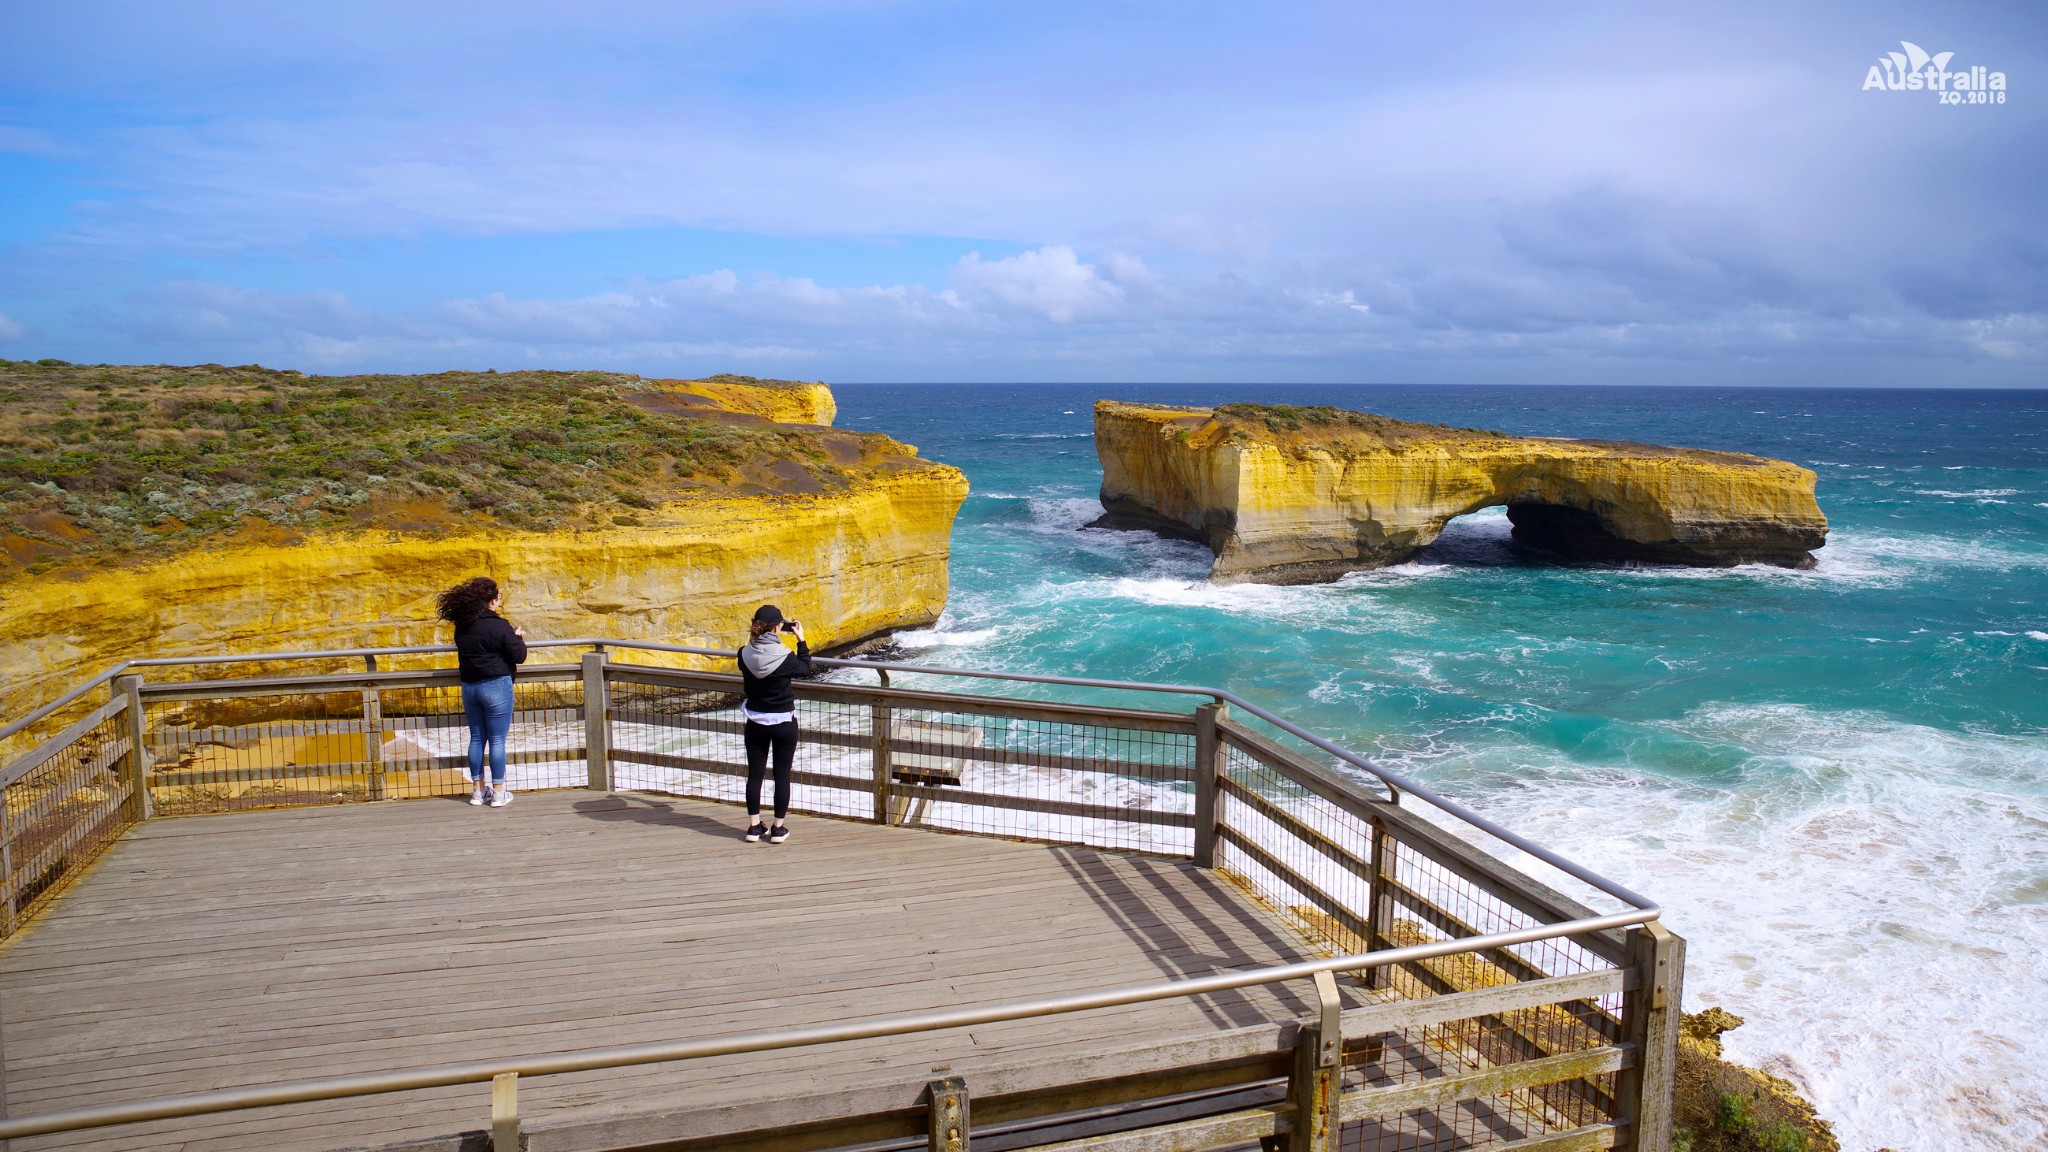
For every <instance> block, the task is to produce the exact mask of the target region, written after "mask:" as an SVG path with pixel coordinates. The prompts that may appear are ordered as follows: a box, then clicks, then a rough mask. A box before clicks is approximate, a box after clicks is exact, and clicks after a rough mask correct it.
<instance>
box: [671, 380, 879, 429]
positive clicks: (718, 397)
mask: <svg viewBox="0 0 2048 1152" xmlns="http://www.w3.org/2000/svg"><path fill="white" fill-rule="evenodd" d="M653 383H654V384H655V385H656V386H658V387H659V388H661V390H662V391H664V392H667V393H669V394H670V395H672V396H674V397H675V398H676V399H677V400H678V401H679V402H680V403H681V404H682V405H684V406H686V407H696V406H701V407H705V408H710V409H712V410H714V411H719V412H725V413H736V414H744V415H748V416H759V417H761V418H762V419H764V420H767V421H770V422H772V423H776V424H830V423H832V419H833V417H835V416H837V415H838V414H839V404H838V401H836V400H834V399H833V398H832V389H831V388H830V387H828V386H827V385H826V384H824V383H823V382H814V383H806V382H803V381H799V380H774V381H768V380H757V379H755V378H754V377H752V376H711V377H707V378H705V379H703V380H656V381H653Z"/></svg>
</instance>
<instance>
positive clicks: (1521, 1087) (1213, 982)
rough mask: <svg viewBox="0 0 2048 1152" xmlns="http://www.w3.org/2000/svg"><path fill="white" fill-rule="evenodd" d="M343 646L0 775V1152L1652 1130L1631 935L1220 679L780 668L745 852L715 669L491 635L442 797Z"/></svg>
mask: <svg viewBox="0 0 2048 1152" xmlns="http://www.w3.org/2000/svg"><path fill="white" fill-rule="evenodd" d="M565 643H567V642H565ZM576 643H581V644H583V645H585V646H593V645H594V642H576ZM606 643H607V644H611V645H612V646H613V647H617V645H616V643H615V642H606ZM649 647H658V646H649ZM357 655H360V654H357ZM381 655H383V657H384V659H385V662H386V663H387V664H388V663H391V662H392V661H393V657H394V654H392V653H388V652H387V653H383V654H381ZM416 655H417V654H416ZM305 659H313V658H311V657H308V658H305ZM375 662H376V661H374V660H372V661H370V663H371V664H372V665H373V667H372V668H371V669H369V670H365V671H359V672H348V673H340V674H336V673H332V672H328V671H319V672H312V673H298V674H286V675H266V676H264V677H261V678H247V679H237V680H204V681H195V680H174V679H164V680H154V679H152V680H144V679H142V678H140V677H138V676H136V675H134V674H133V672H132V670H130V672H129V674H128V675H124V676H122V677H120V678H118V679H114V680H112V683H113V684H114V691H113V692H112V694H111V697H110V699H109V700H108V702H107V703H106V704H104V705H101V706H99V707H97V708H94V709H92V710H91V711H82V709H83V706H82V705H81V706H80V707H78V708H74V711H79V712H82V714H80V715H79V716H78V718H77V720H76V722H75V723H73V724H71V725H70V726H69V727H68V728H66V729H65V730H64V731H62V732H60V733H58V734H57V735H55V736H52V737H51V738H49V739H47V740H44V741H42V742H41V743H39V744H37V745H35V746H34V747H33V748H32V749H31V750H29V751H28V752H26V753H24V754H22V755H19V756H16V757H14V758H13V760H12V761H11V762H10V764H9V765H8V767H7V768H6V769H5V770H4V773H0V784H4V786H5V789H6V799H7V805H6V809H5V811H6V814H7V815H6V821H5V824H4V827H0V847H4V849H5V853H6V855H5V860H4V863H5V866H6V867H5V873H4V884H5V889H4V895H5V901H6V913H7V920H6V924H7V927H8V929H9V931H10V936H9V938H8V939H7V940H6V941H5V942H4V943H0V1077H4V1079H0V1089H4V1095H0V1101H4V1103H5V1106H6V1113H5V1115H6V1116H7V1117H9V1118H10V1119H5V1120H0V1136H6V1135H12V1136H13V1139H12V1141H11V1142H4V1141H0V1148H4V1149H5V1150H6V1152H31V1150H41V1149H58V1148H62V1149H77V1148H91V1149H108V1150H116V1149H118V1150H137V1152H140V1150H145V1149H148V1150H158V1149H162V1150H175V1152H188V1150H189V1152H200V1150H209V1152H211V1150H219V1152H228V1150H243V1149H357V1148H378V1149H396V1148H405V1149H413V1150H422V1152H424V1150H429V1149H431V1150H435V1152H441V1150H447V1152H456V1150H462V1152H481V1150H483V1149H488V1148H492V1147H494V1146H496V1147H509V1146H510V1145H509V1144H508V1143H507V1142H508V1141H517V1142H519V1143H520V1144H521V1145H522V1146H524V1147H527V1148H531V1149H533V1150H535V1152H544V1150H551V1149H552V1150H565V1152H566V1150H584V1152H623V1150H627V1149H640V1150H643V1152H652V1150H654V1149H670V1150H674V1152H682V1150H685V1149H710V1148H747V1149H758V1150H760V1152H767V1150H769V1149H781V1150H789V1152H795V1150H798V1149H855V1148H858V1149H866V1150H873V1152H879V1150H880V1149H884V1148H902V1149H909V1148H933V1149H961V1150H963V1152H964V1150H965V1149H967V1148H969V1147H973V1148H980V1149H984V1150H986V1152H1001V1150H1005V1149H1025V1148H1031V1149H1047V1150H1051V1149H1058V1150H1060V1152H1083V1150H1086V1152H1117V1150H1128V1152H1137V1150H1139V1149H1148V1150H1156V1149H1168V1148H1175V1149H1190V1150H1192V1149H1198V1148H1210V1147H1216V1148H1227V1147H1247V1146H1249V1147H1256V1146H1258V1145H1260V1144H1261V1143H1264V1144H1266V1145H1267V1146H1269V1147H1278V1146H1288V1147H1290V1148H1292V1149H1295V1150H1297V1152H1312V1150H1315V1152H1320V1150H1323V1149H1336V1148H1339V1147H1342V1148H1346V1149H1361V1150H1374V1152H1408V1150H1414V1152H1425V1150H1427V1152H1448V1150H1450V1149H1462V1148H1478V1147H1489V1148H1512V1149H1548V1150H1552V1152H1560V1150H1573V1149H1586V1148H1607V1147H1624V1148H1644V1149H1651V1148H1655V1149H1661V1148H1664V1147H1666V1146H1668V1140H1669V1136H1668V1129H1669V1119H1668V1103H1666V1102H1665V1101H1666V1100H1667V1098H1668V1082H1667V1079H1666V1073H1665V1071H1664V1070H1665V1069H1668V1065H1669V1059H1670V1049H1671V1046H1672V1044H1673V1042H1674V1038H1673V1036H1672V1030H1673V1027H1674V1026H1675V1019H1676V1003H1677V989H1676V968H1677V966H1678V963H1679V958H1680V942H1678V941H1677V940H1676V938H1674V937H1671V936H1670V935H1669V934H1668V933H1665V932H1663V931H1662V930H1661V929H1658V928H1656V927H1655V926H1654V924H1652V923H1647V922H1645V920H1646V917H1645V916H1643V915H1642V914H1641V913H1640V912H1638V913H1636V914H1635V915H1634V917H1633V924H1634V926H1629V922H1630V920H1631V917H1630V915H1629V914H1607V915H1605V916H1604V917H1603V915H1602V914H1598V913H1595V912H1594V911H1592V910H1591V909H1589V908H1587V907H1585V906H1584V905H1582V904H1579V903H1577V902H1575V901H1573V900H1571V899H1568V898H1567V897H1565V896H1564V895H1562V894H1560V893H1559V892H1557V891H1554V890H1553V889H1551V888H1549V887H1548V886H1546V885H1544V884H1541V883H1538V882H1537V881H1535V880H1534V879H1533V878H1531V877H1528V876H1526V875H1524V874H1522V873H1520V872H1518V871H1516V870H1514V869H1512V868H1509V867H1507V866H1506V865H1505V864H1503V863H1501V862H1500V861H1499V860H1498V859H1496V858H1495V857H1493V856H1491V855H1489V854H1488V853H1487V852H1485V851H1482V850H1481V849H1480V848H1478V847H1475V846H1474V844H1473V843H1471V842H1468V840H1467V839H1465V838H1461V837H1460V836H1458V835H1454V834H1452V833H1451V832H1449V831H1446V829H1445V827H1444V826H1442V824H1441V823H1440V822H1439V821H1434V820H1431V819H1427V818H1425V817H1424V816H1422V815H1421V812H1420V805H1419V803H1418V802H1415V801H1412V800H1411V801H1409V802H1408V803H1405V804H1404V803H1401V802H1399V796H1398V793H1392V792H1387V791H1384V790H1380V789H1376V788H1374V787H1372V786H1371V785H1370V784H1369V783H1367V782H1362V781H1370V779H1371V778H1370V777H1369V776H1366V775H1365V774H1364V773H1363V772H1361V773H1359V777H1358V778H1353V777H1351V776H1347V775H1346V774H1345V773H1344V772H1342V771H1339V770H1337V769H1333V768H1332V767H1329V766H1327V765H1326V764H1323V763H1319V762H1318V758H1317V757H1314V756H1311V755H1309V754H1305V753H1304V752H1302V751H1300V750H1299V749H1298V748H1290V747H1288V746H1287V744H1286V743H1284V742H1283V741H1284V740H1285V739H1286V734H1285V733H1281V734H1280V735H1278V736H1274V735H1265V734H1261V733H1260V732H1258V731H1255V730H1254V729H1253V728H1251V727H1249V726H1247V724H1246V723H1242V722H1240V721H1238V720H1236V719H1233V718H1232V715H1231V714H1230V712H1229V711H1228V710H1227V709H1226V708H1225V707H1223V706H1221V705H1220V704H1216V703H1211V704H1207V705H1204V706H1203V707H1201V708H1199V709H1197V710H1196V712H1194V713H1193V714H1188V713H1185V712H1168V711H1149V710H1140V709H1128V708H1114V707H1107V706H1104V705H1102V704H1095V703H1088V704H1082V703H1056V702H1047V701H1043V700H1020V699H1014V698H1001V697H994V696H987V695H966V694H959V693H953V692H938V691H931V690H922V689H912V688H904V687H891V686H889V685H888V684H887V676H886V675H885V676H884V677H883V679H884V684H883V686H881V687H872V686H861V685H858V684H853V683H848V682H844V680H842V681H840V682H814V683H810V684H806V685H803V686H801V696H802V703H801V709H802V726H803V730H804V734H805V744H804V746H803V747H802V749H801V750H800V753H799V760H798V767H799V776H798V781H799V789H798V802H797V812H796V814H794V815H793V817H792V824H793V826H794V835H793V836H792V838H791V840H790V842H789V843H787V844H784V845H775V846H771V845H766V844H747V843H744V842H743V841H741V839H740V838H739V834H740V831H741V828H742V826H743V825H744V823H745V817H744V816H743V814H742V813H741V811H740V810H739V809H738V808H736V807H735V806H733V804H732V803H731V799H732V798H733V796H734V794H735V790H736V788H737V785H738V777H739V776H740V775H743V772H744V769H743V767H742V764H743V761H741V759H740V757H739V755H738V748H737V744H738V740H737V732H738V723H737V720H736V718H735V716H734V715H733V710H732V700H731V696H730V693H731V690H732V687H733V685H732V683H731V680H732V678H731V677H729V676H723V675H720V674H717V673H711V672H701V671H684V670H679V669H672V668H660V667H653V666H646V665H632V664H623V663H611V662H610V661H609V660H608V659H607V657H606V656H605V655H604V654H602V653H592V654H591V655H589V656H586V657H585V658H584V659H583V661H582V662H581V663H580V664H574V665H554V666H544V667H538V668H533V669H530V670H527V671H525V672H522V674H521V676H520V680H519V684H518V692H519V702H518V708H519V712H518V716H517V717H516V720H515V728H514V739H513V745H514V748H515V756H514V761H515V763H514V766H513V770H512V775H513V780H514V782H515V783H516V784H518V785H520V787H521V791H520V793H519V794H518V796H517V799H516V802H515V803H513V804H512V805H511V806H510V807H508V808H504V809H490V808H478V807H473V806H471V805H469V804H466V803H462V802H461V800H462V799H463V798H464V797H466V794H467V785H466V784H465V783H464V782H463V781H462V777H461V776H460V774H459V772H457V771H452V770H451V769H452V768H453V766H454V765H455V764H458V763H460V758H459V746H458V742H459V740H460V738H461V735H462V728H461V715H460V712H459V704H458V705H457V706H456V707H450V704H451V702H452V701H453V695H454V694H453V691H452V689H451V683H452V674H451V673H450V672H449V671H447V670H445V669H434V668H414V669H398V670H393V669H390V668H388V667H387V668H385V669H383V670H376V669H375V668H374V664H375ZM330 666H331V658H330ZM849 666H850V667H869V668H875V667H877V666H873V665H868V666H854V665H849ZM275 668H276V665H272V666H271V668H270V669H266V670H267V671H269V670H274V669H275ZM880 670H881V671H883V672H885V673H886V672H887V671H890V670H891V669H889V668H881V669H880ZM894 670H895V671H896V672H897V673H898V675H899V677H900V676H901V675H902V674H903V673H905V672H908V671H911V670H909V669H904V668H901V667H897V668H895V669H894ZM926 674H928V675H929V674H931V673H926ZM846 675H850V674H846ZM599 701H601V702H602V703H601V707H586V704H587V703H596V702H599ZM138 752H140V755H138ZM408 798H409V799H412V800H414V801H415V802H408V803H371V802H368V801H376V800H387V801H395V800H399V799H408ZM821 817H823V818H821ZM1624 891H1625V890H1624ZM1650 915H1654V909H1652V910H1651V911H1650ZM1616 924H1619V925H1620V927H1619V928H1617V927H1615V926H1614V925H1616ZM1622 929H1625V931H1624V930H1622ZM1360 953H1367V954H1370V957H1369V958H1368V959H1362V960H1361V959H1356V958H1355V954H1360ZM1344 956H1354V960H1353V961H1351V962H1346V963H1344V964H1343V965H1342V966H1341V971H1342V972H1343V973H1345V974H1344V975H1341V976H1340V977H1339V978H1338V979H1336V980H1332V979H1331V978H1330V975H1329V974H1328V970H1329V969H1330V968H1332V967H1337V966H1335V965H1330V964H1325V963H1324V961H1325V960H1327V959H1328V958H1332V957H1344ZM1319 964H1320V965H1322V967H1323V969H1324V974H1323V975H1316V973H1315V972H1313V971H1309V970H1307V969H1308V968H1314V967H1316V966H1317V965H1319ZM1289 965H1292V966H1294V968H1291V969H1285V970H1283V971H1278V972H1276V971H1275V970H1276V969H1282V968H1283V967H1284V966H1289ZM1201 981H1208V982H1209V983H1208V984H1200V983H1199V982H1201ZM1191 982H1195V983H1191ZM1098 994H1099V995H1098ZM1088 996H1094V997H1095V999H1096V1000H1099V1001H1101V1003H1096V1004H1094V1005H1093V1006H1090V1005H1085V1004H1078V1005H1077V1004H1075V1003H1073V1002H1072V1001H1073V999H1074V998H1076V997H1088ZM1005 1005H1007V1006H1008V1008H1003V1009H1000V1010H997V1009H992V1008H991V1007H990V1006H1005ZM948 1012H967V1013H976V1012H979V1013H981V1015H982V1016H985V1017H987V1016H992V1017H995V1018H987V1019H977V1020H976V1021H974V1022H972V1023H967V1024H959V1023H952V1022H949V1021H948V1020H944V1019H939V1018H937V1015H936V1014H944V1013H948ZM869 1025H877V1026H876V1027H872V1028H870V1027H869ZM834 1027H838V1028H840V1029H841V1030H842V1032H846V1033H847V1034H845V1035H840V1034H834V1035H808V1036H806V1035H791V1034H790V1033H793V1032H801V1031H802V1030H805V1029H824V1030H827V1031H829V1030H831V1029H832V1028H834ZM863 1029H866V1030H867V1031H869V1032H877V1033H882V1034H868V1035H852V1034H851V1033H855V1032H860V1031H862V1030H863ZM764 1034H765V1035H764ZM663 1046H666V1049H665V1050H663V1051H654V1049H656V1048H661V1047H663ZM721 1046H722V1047H723V1048H728V1049H732V1050H715V1049H720V1048H721ZM685 1049H687V1050H685ZM578 1061H580V1062H581V1063H580V1064H579V1063H577V1062H578ZM570 1064H575V1065H576V1067H575V1068H574V1069H573V1070H572V1069H570V1068H568V1067H567V1065H570ZM450 1068H453V1070H452V1071H450V1070H449V1069H450ZM437 1070H438V1071H437ZM442 1073H445V1074H442ZM407 1077H410V1080H407V1079H406V1078H407ZM400 1081H405V1082H403V1083H401V1082H400ZM422 1085H425V1086H422ZM266 1091H269V1092H272V1093H273V1096H272V1098H271V1099H274V1100H276V1101H279V1102H275V1103H268V1104H266V1101H265V1099H264V1098H261V1094H262V1093H263V1092H266ZM167 1098H168V1099H167ZM285 1100H289V1101H290V1102H282V1101H285ZM152 1101H156V1102H161V1103H159V1104H157V1105H151V1104H150V1103H149V1102H152ZM195 1101H196V1103H195ZM124 1108H125V1109H127V1112H125V1113H123V1114H122V1115H119V1116H111V1115H110V1114H108V1113H107V1111H106V1110H108V1109H112V1110H114V1111H117V1112H118V1111H120V1110H122V1109H124ZM152 1108H154V1111H155V1114H154V1115H144V1113H147V1112H150V1111H151V1109H152ZM94 1110H100V1113H99V1114H95V1112H94ZM110 1119H111V1120H113V1121H117V1122H111V1123H110V1122H108V1121H109V1120H110ZM28 1129H33V1131H29V1130H28ZM494 1142H495V1143H494Z"/></svg>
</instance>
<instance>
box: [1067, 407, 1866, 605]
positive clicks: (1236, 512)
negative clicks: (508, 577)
mask: <svg viewBox="0 0 2048 1152" xmlns="http://www.w3.org/2000/svg"><path fill="white" fill-rule="evenodd" d="M1095 451H1096V454H1097V456H1099V457H1100V458H1101V461H1102V506H1103V509H1104V515H1103V517H1102V518H1101V519H1100V520H1098V521H1096V522H1095V523H1096V526H1098V527H1105V528H1143V529H1150V530H1152V531H1156V532H1161V533H1164V534H1168V535H1176V536H1183V537H1186V538H1189V539H1193V540H1198V541H1201V542H1202V543H1204V544H1207V545H1208V546H1209V548H1210V550H1211V551H1213V552H1215V554H1216V561H1215V565H1214V567H1213V569H1212V571H1211V579H1214V580H1217V581H1220V582H1239V581H1258V582H1262V583H1274V584H1308V583H1317V582H1321V581H1326V580H1334V579H1336V578H1337V577H1339V576H1342V575H1344V574H1345V573H1347V572H1354V571H1358V570H1361V569H1368V568H1378V567H1383V566H1385V565H1388V564H1398V563H1401V562H1402V561H1404V560H1407V559H1409V558H1410V557H1412V556H1414V555H1415V553H1416V551H1417V550H1418V549H1420V548H1421V547H1422V546H1423V545H1425V544H1428V543H1430V542H1431V541H1433V540H1435V539H1436V538H1437V536H1438V534H1440V533H1441V532H1442V531H1443V528H1444V525H1445V523H1447V522H1448V521H1449V520H1451V519H1452V518H1453V517H1456V516H1462V515H1464V514H1466V513H1468V512H1475V511H1477V510H1479V509H1481V508H1487V507H1492V506H1495V505H1502V504H1504V505H1506V506H1507V509H1508V518H1509V519H1510V520H1511V521H1512V522H1513V524H1514V532H1515V539H1516V540H1518V541H1520V542H1522V543H1525V544H1529V545H1532V546H1535V547H1539V548H1542V549H1544V550H1546V551H1550V552H1553V553H1558V554H1562V555H1565V556H1568V557H1572V558H1582V559H1591V560H1620V561H1648V562H1652V563H1667V564H1690V565H1702V566H1713V567H1726V566H1730V565H1735V564H1749V563H1762V564H1776V565H1781V566H1784V567H1794V568H1801V567H1809V566H1811V565H1812V563H1813V556H1812V554H1811V552H1812V549H1815V548H1819V547H1821V546H1822V544H1823V543H1825V542H1826V539H1827V518H1826V517H1825V516H1823V515H1822V514H1821V511H1820V506H1819V505H1818V504H1817V503H1816V502H1815V500H1814V480H1815V477H1814V474H1813V472H1811V471H1809V470H1808V469H1805V468H1801V467H1799V466H1798V465H1796V464H1791V463H1787V462H1786V461H1783V460H1770V459H1766V458H1764V457H1761V456H1750V455H1746V454H1743V453H1738V452H1711V451H1705V450H1700V449H1692V448H1670V447H1663V446H1660V445H1655V444H1635V443H1628V442H1623V441H1608V440H1561V439H1551V438H1547V437H1537V436H1509V435H1505V434H1503V433H1499V432H1487V431H1481V430H1477V429H1469V428H1451V427H1446V426H1444V425H1439V424H1417V423H1409V422H1407V421H1400V420H1391V419H1388V418H1386V417H1384V416H1374V415H1370V414H1367V413H1361V412H1347V411H1344V410H1342V409H1336V408H1296V407H1287V406H1279V405H1263V404H1226V405H1222V406H1220V407H1217V408H1213V409H1211V408H1183V407H1171V406H1164V405H1146V404H1127V403H1122V402H1118V401H1113V400H1102V401H1098V402H1097V403H1096V405H1095Z"/></svg>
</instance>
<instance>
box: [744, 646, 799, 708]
mask: <svg viewBox="0 0 2048 1152" xmlns="http://www.w3.org/2000/svg"><path fill="white" fill-rule="evenodd" d="M745 652H746V649H744V648H742V649H740V651H739V652H738V653H735V654H734V655H735V657H736V658H738V659H739V663H740V685H741V686H742V688H743V689H744V690H745V691H746V694H747V707H748V708H751V709H753V710H754V711H756V712H794V711H796V693H795V692H793V691H791V690H790V687H789V682H790V681H791V680H794V679H796V678H797V677H799V676H809V675H810V674H811V646H810V645H808V644H806V643H804V642H803V641H801V640H799V641H797V642H796V651H794V652H792V653H790V654H789V655H787V656H785V657H783V658H782V663H780V664H778V665H776V666H775V670H774V671H773V672H770V673H769V674H768V675H766V676H756V675H754V670H753V669H752V668H749V667H747V661H746V659H745V658H744V653H745Z"/></svg>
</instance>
